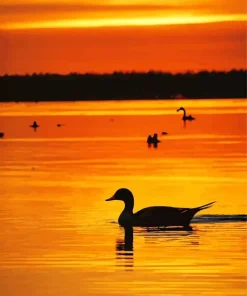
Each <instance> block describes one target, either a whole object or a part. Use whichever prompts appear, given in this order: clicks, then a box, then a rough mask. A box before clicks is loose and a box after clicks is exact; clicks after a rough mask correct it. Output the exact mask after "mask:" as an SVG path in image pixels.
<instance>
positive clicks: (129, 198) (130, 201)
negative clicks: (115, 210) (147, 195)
mask: <svg viewBox="0 0 247 296" xmlns="http://www.w3.org/2000/svg"><path fill="white" fill-rule="evenodd" d="M111 200H122V201H123V202H124V203H125V207H127V208H132V209H133V207H134V197H133V194H132V192H131V191H130V190H129V189H127V188H120V189H118V190H117V191H116V192H115V193H114V194H113V196H112V197H110V198H108V199H106V201H111Z"/></svg>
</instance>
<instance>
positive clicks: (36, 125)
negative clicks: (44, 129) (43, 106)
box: [30, 121, 39, 128]
mask: <svg viewBox="0 0 247 296" xmlns="http://www.w3.org/2000/svg"><path fill="white" fill-rule="evenodd" d="M30 127H32V128H37V127H39V125H38V124H37V122H36V121H34V122H33V124H32V125H30Z"/></svg>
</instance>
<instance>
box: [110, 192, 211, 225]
mask: <svg viewBox="0 0 247 296" xmlns="http://www.w3.org/2000/svg"><path fill="white" fill-rule="evenodd" d="M111 200H122V201H123V202H124V204H125V207H124V210H123V211H122V213H121V214H120V216H119V218H118V223H119V225H121V226H124V227H126V226H143V227H161V226H163V227H167V226H182V227H183V228H184V229H188V228H190V221H191V219H192V218H193V217H194V215H195V214H196V213H197V212H199V211H201V210H204V209H207V208H209V207H211V206H212V204H213V203H215V202H210V203H208V204H205V205H203V206H200V207H196V208H176V207H167V206H153V207H148V208H144V209H142V210H140V211H138V212H136V213H133V208H134V196H133V194H132V192H131V191H130V190H129V189H127V188H121V189H118V190H117V191H116V192H115V194H114V195H113V196H112V197H110V198H108V199H106V201H111Z"/></svg>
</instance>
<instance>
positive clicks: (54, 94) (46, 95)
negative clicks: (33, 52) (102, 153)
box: [0, 69, 247, 102]
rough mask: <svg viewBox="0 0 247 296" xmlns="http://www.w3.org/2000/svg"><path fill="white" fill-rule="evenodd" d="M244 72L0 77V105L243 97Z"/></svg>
mask: <svg viewBox="0 0 247 296" xmlns="http://www.w3.org/2000/svg"><path fill="white" fill-rule="evenodd" d="M246 78H247V70H243V69H242V70H231V71H227V72H223V71H200V72H197V73H192V72H187V73H177V74H171V73H166V72H157V71H149V72H127V73H125V72H114V73H110V74H94V73H85V74H78V73H70V74H67V75H61V74H36V73H34V74H32V75H4V76H0V89H1V90H2V91H1V96H0V102H49V101H51V102H54V101H111V100H168V99H210V98H214V99H223V98H246V89H247V87H246Z"/></svg>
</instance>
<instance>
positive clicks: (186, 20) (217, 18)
mask: <svg viewBox="0 0 247 296" xmlns="http://www.w3.org/2000/svg"><path fill="white" fill-rule="evenodd" d="M244 20H246V16H244V15H241V14H237V15H214V16H182V17H165V18H161V17H155V18H126V19H121V18H119V19H99V20H58V21H45V22H32V23H14V24H10V25H6V26H5V27H4V29H40V28H43V29H44V28H46V29H47V28H97V27H126V26H157V25H178V24H202V23H214V22H226V21H244Z"/></svg>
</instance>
